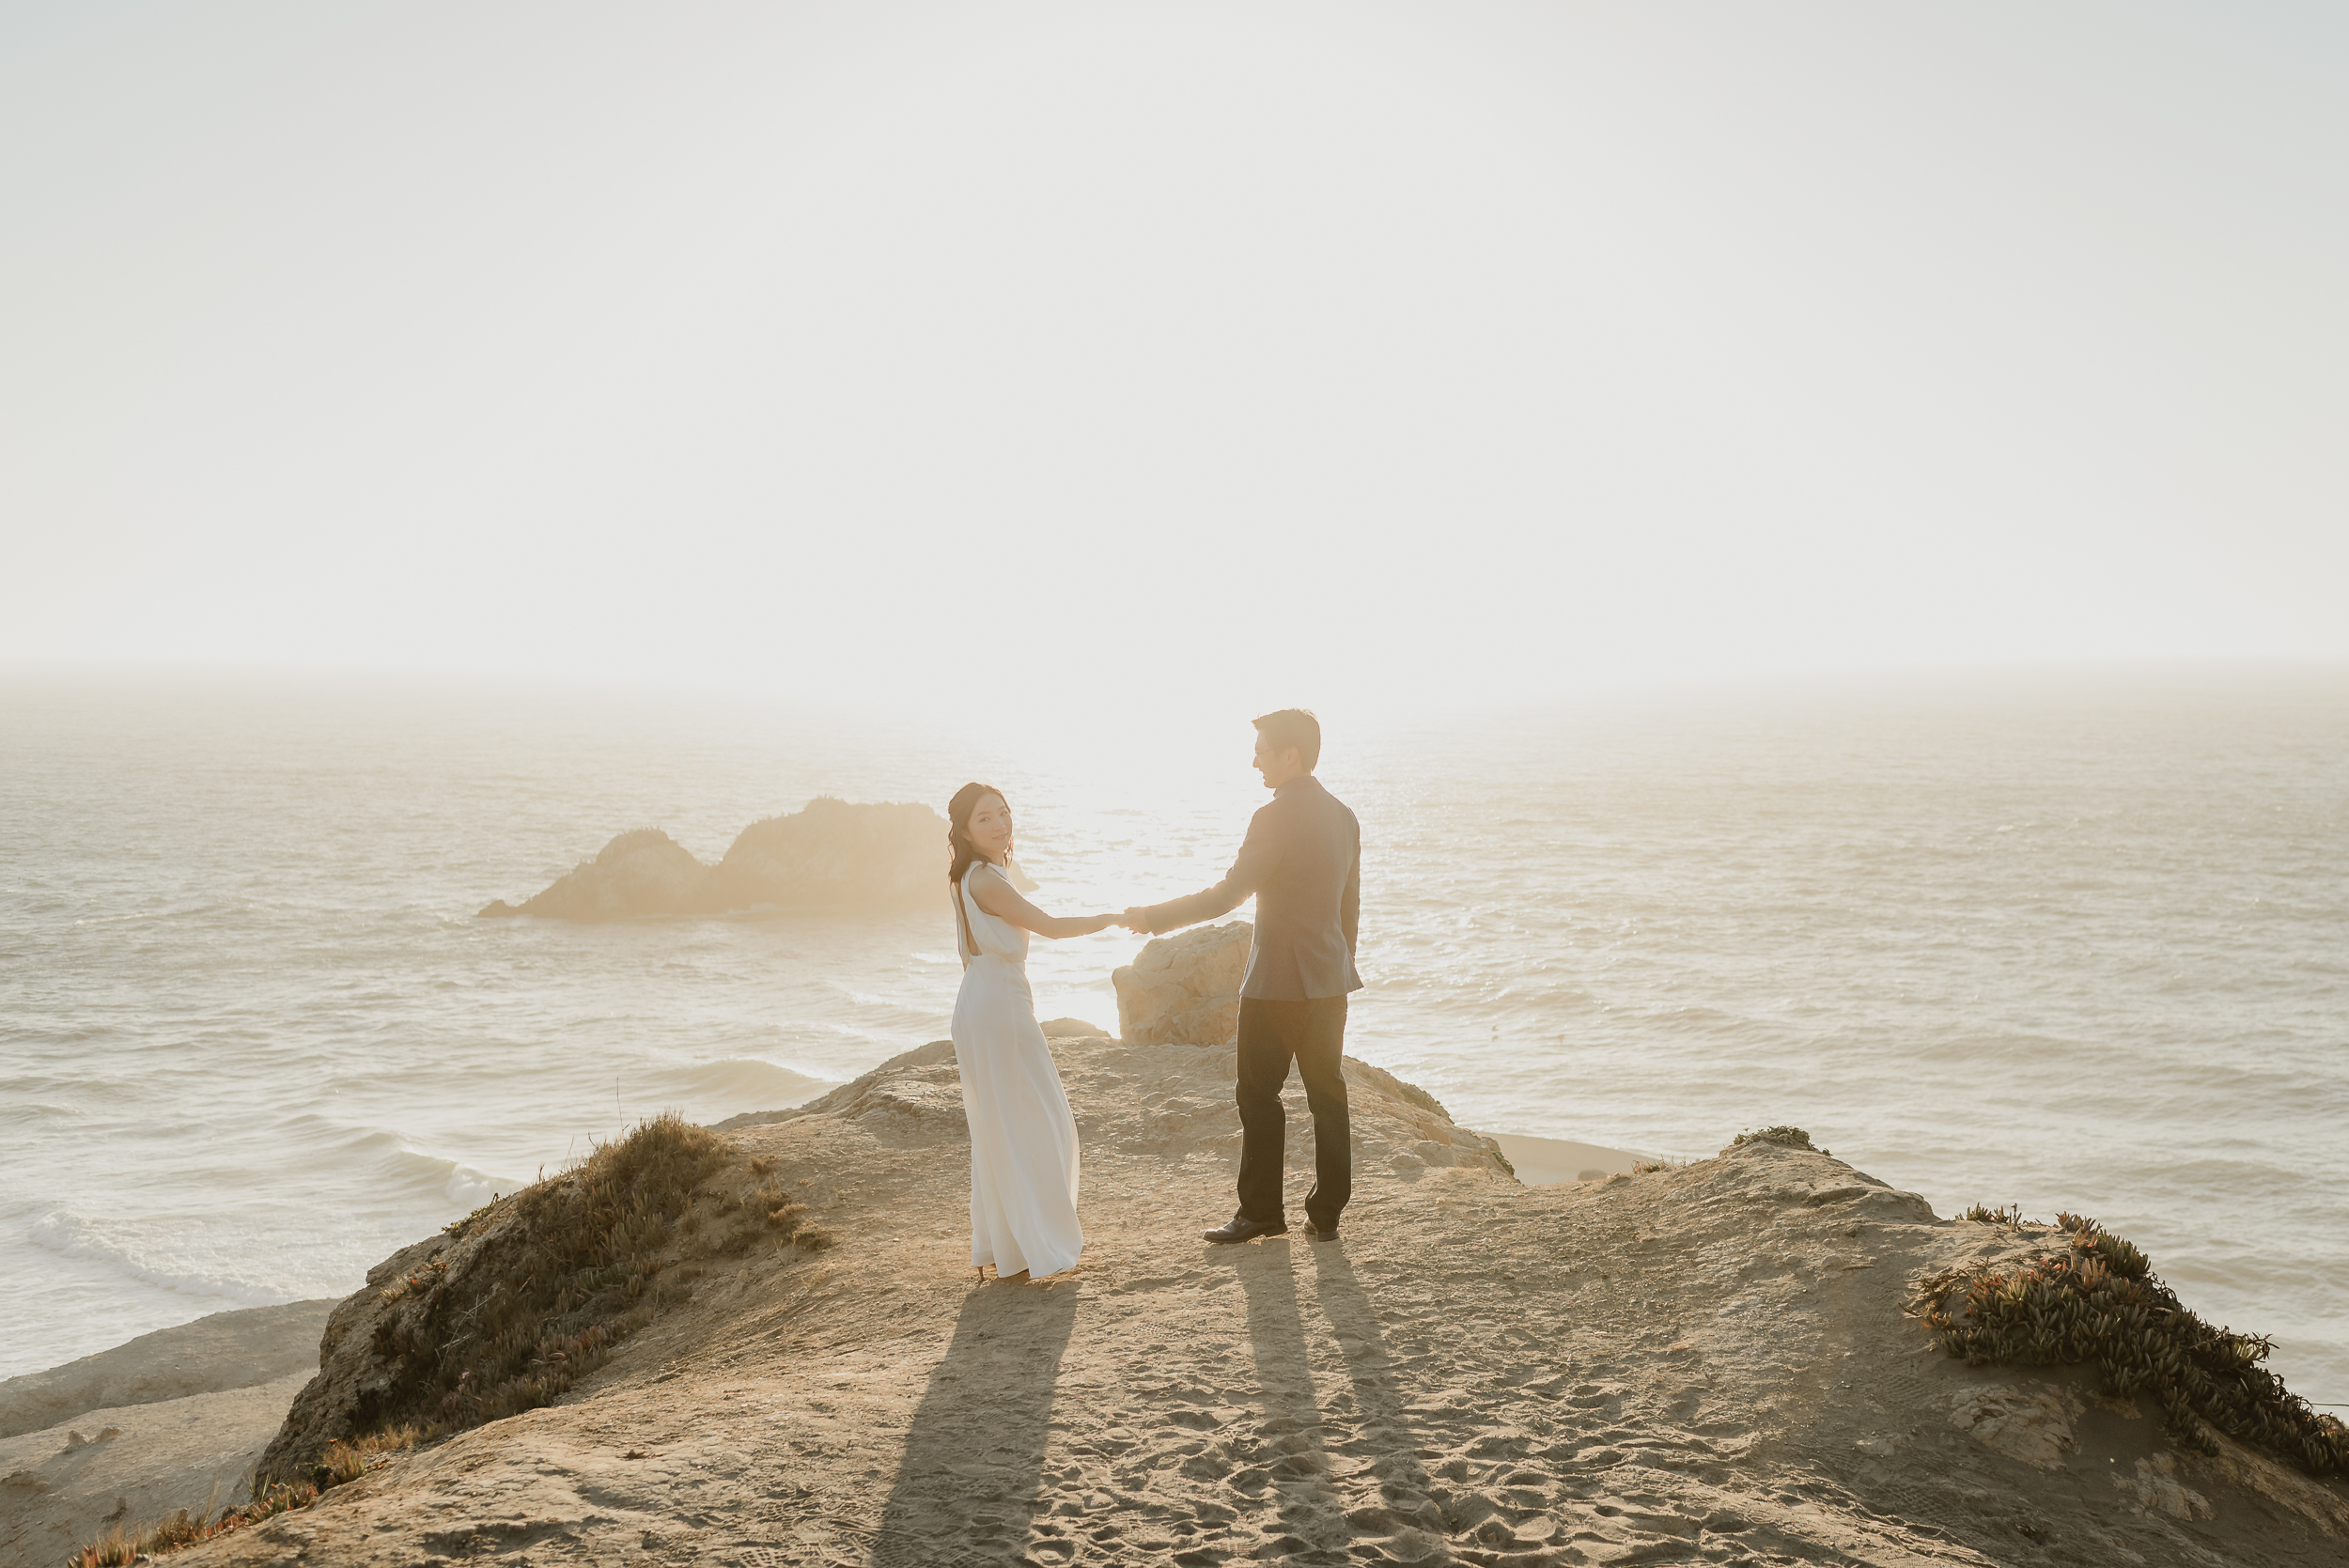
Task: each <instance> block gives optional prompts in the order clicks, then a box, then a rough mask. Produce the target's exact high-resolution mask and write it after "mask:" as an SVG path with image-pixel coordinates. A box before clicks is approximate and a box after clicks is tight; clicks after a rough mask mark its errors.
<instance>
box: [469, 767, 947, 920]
mask: <svg viewBox="0 0 2349 1568" xmlns="http://www.w3.org/2000/svg"><path fill="white" fill-rule="evenodd" d="M945 877H946V822H945V819H944V818H943V817H941V816H940V815H938V814H937V813H936V812H934V811H932V810H930V808H929V807H927V806H924V805H910V804H878V805H851V804H850V803H848V801H846V800H832V799H830V798H829V797H826V798H822V799H818V800H810V801H809V802H808V803H807V805H806V807H805V808H804V809H802V810H800V811H796V812H793V813H791V814H789V815H785V816H770V817H769V818H767V819H766V820H765V821H763V822H754V823H752V824H751V825H750V826H749V827H747V828H745V829H743V830H742V831H741V832H740V833H739V835H738V836H737V837H736V838H735V841H734V844H733V846H732V847H730V848H728V849H727V850H726V853H725V858H724V859H723V860H722V861H720V862H718V863H717V864H716V865H714V866H711V865H704V864H703V863H702V862H700V861H699V860H696V859H695V858H694V857H693V855H692V852H691V851H690V850H688V849H686V848H685V847H684V846H682V845H680V844H678V843H677V841H676V840H675V839H672V838H671V837H670V836H669V835H668V834H666V833H664V832H662V831H661V830H660V829H658V828H639V829H636V830H635V831H631V832H625V833H622V834H621V835H620V836H619V837H617V838H615V839H614V840H613V841H612V842H611V843H610V844H607V845H605V846H603V849H602V852H601V853H599V854H598V855H597V856H596V858H595V859H594V860H592V861H585V862H581V864H580V865H579V866H578V867H576V868H575V869H574V870H572V871H571V872H569V873H568V874H567V875H566V876H564V877H561V878H559V879H558V880H557V881H556V882H555V883H554V885H553V886H552V887H550V888H548V889H547V890H546V891H545V892H544V893H539V894H538V895H537V897H535V898H531V899H528V900H526V901H525V902H523V903H522V904H521V906H519V907H516V906H514V905H510V904H507V903H506V901H505V900H504V899H500V900H498V901H497V902H496V903H494V904H491V905H490V907H489V908H485V909H483V910H482V911H481V912H482V913H483V914H485V915H539V916H543V917H546V918H548V919H552V920H626V919H630V918H632V917H636V916H641V915H690V914H719V913H723V912H724V911H726V910H729V909H750V908H758V907H760V906H772V907H774V908H783V909H821V908H835V909H886V908H918V907H921V906H924V905H937V906H942V905H943V904H944V902H945V897H946V891H945Z"/></svg>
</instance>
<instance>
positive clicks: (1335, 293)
mask: <svg viewBox="0 0 2349 1568" xmlns="http://www.w3.org/2000/svg"><path fill="white" fill-rule="evenodd" d="M2344 85H2349V10H2344V8H2341V7H2340V6H2339V5H2337V4H2333V3H2331V0H2316V3H2311V4H2307V5H2279V4H2258V3H2245V0H2228V3H2225V4H2220V3H2217V0H2213V3H2210V4H2206V5H2201V6H2186V5H2179V4H2163V3H2157V0H2133V3H2129V4H2085V3H2082V4H2055V5H2050V4H2041V3H2030V4H2022V3H2015V4H2006V5H1995V4H1994V5H1981V4H1967V5H1955V4H1950V5H1942V6H1899V7H1890V6H1884V5H1880V4H1873V3H1872V4H1849V5H1797V4H1768V5H1751V4H1719V5H1704V6H1697V5H1672V4H1663V5H1657V4H1636V5H1635V4H1622V5H1569V4H1561V3H1557V0H1549V3H1545V4H1540V5H1531V6H1510V5H1474V4H1461V3H1456V0H1447V3H1444V4H1425V5H1418V6H1411V7H1391V6H1377V5H1368V4H1361V3H1356V0H1349V3H1347V4H1344V5H1331V6H1306V5H1265V4H1260V3H1252V4H1248V5H1229V6H1218V5H1202V4H1183V5H1179V6H1175V5H1159V6H1151V5H1117V6H1104V5H1084V6H1066V7H1046V6H1013V5H987V6H972V5H968V4H956V5H941V6H890V5H882V4H872V3H866V0H859V3H857V4H854V5H836V6H829V7H820V8H817V7H796V6H787V5H774V4H760V5H714V4H713V5H664V6H657V7H656V6H643V5H635V6H627V7H616V6H610V7H599V6H591V5H582V4H577V3H570V0H566V3H564V4H561V5H552V4H550V5H503V6H498V5H490V6H484V5H474V4H466V5H456V4H443V5H424V4H409V5H400V6H388V5H379V6H367V5H356V4H354V5H336V6H318V5H314V4H306V3H304V4H284V5H201V4H194V5H164V4H154V5H143V6H119V5H103V4H83V3H76V4H71V5H63V4H37V3H32V0H0V194H5V200H4V201H0V543H4V544H5V556H4V558H0V663H6V664H14V665H23V664H28V663H29V664H46V663H57V662H66V663H82V662H91V661H103V662H114V663H121V662H130V663H169V664H194V665H210V664H231V665H264V666H285V667H290V668H299V669H306V670H321V669H337V668H358V669H375V670H429V671H441V672H446V671H480V672H485V673H498V674H521V675H584V676H593V677H602V676H610V675H625V676H628V677H630V678H632V679H638V680H645V681H651V682H656V683H681V684H692V685H719V686H747V687H764V688H773V689H776V690H781V691H804V692H810V693H821V694H828V695H838V696H849V697H871V698H878V699H883V700H891V701H908V702H910V701H915V700H929V699H933V698H936V697H937V696H939V695H940V694H941V693H958V694H962V695H963V696H964V697H967V700H969V701H970V702H972V704H974V705H978V706H985V705H988V704H1003V705H1005V706H1012V705H1034V704H1035V703H1037V702H1039V701H1042V702H1046V703H1049V704H1052V705H1066V704H1070V703H1082V702H1087V701H1098V700H1103V699H1117V700H1122V699H1125V698H1129V697H1133V698H1142V699H1143V700H1181V701H1197V702H1200V703H1203V704H1206V705H1207V706H1214V707H1218V708H1221V707H1224V706H1236V707H1238V708H1242V709H1246V710H1248V711H1254V710H1255V706H1254V705H1258V704H1262V705H1266V706H1269V705H1270V704H1272V703H1275V702H1281V701H1293V700H1305V701H1309V702H1310V701H1320V702H1323V703H1326V704H1330V705H1333V706H1347V707H1356V706H1361V705H1362V704H1364V703H1367V702H1370V701H1374V700H1376V697H1377V694H1378V693H1383V692H1389V691H1392V692H1395V693H1398V694H1400V695H1401V696H1403V697H1405V698H1408V699H1412V700H1426V699H1431V698H1441V697H1445V696H1461V697H1470V698H1484V697H1516V696H1524V695H1532V694H1537V693H1541V692H1545V691H1552V690H1558V689H1569V688H1574V687H1579V686H1589V685H1598V686H1606V685H1609V684H1613V683H1620V682H1625V681H1633V680H1641V679H1647V678H1654V677H1658V676H1665V677H1677V678H1704V677H1710V676H1715V675H1727V674H1739V673H1743V674H1750V673H1755V672H1770V671H1779V670H1800V671H1818V670H1828V671H1833V670H1843V669H1864V670H1885V669H1898V668H1902V667H1906V666H1919V665H1947V664H1957V665H1966V664H1975V663H2014V662H2018V661H2022V662H2029V661H2040V660H2137V659H2165V660H2166V659H2201V658H2228V659H2243V658H2314V659H2325V660H2340V659H2343V658H2349V611H2344V609H2343V600H2344V587H2345V586H2349V472H2344V465H2345V464H2349V440H2345V439H2344V432H2345V431H2349V369H2345V367H2349V288H2344V287H2343V280H2344V279H2349V177H2345V176H2349V94H2345V93H2344V91H2343V88H2344Z"/></svg>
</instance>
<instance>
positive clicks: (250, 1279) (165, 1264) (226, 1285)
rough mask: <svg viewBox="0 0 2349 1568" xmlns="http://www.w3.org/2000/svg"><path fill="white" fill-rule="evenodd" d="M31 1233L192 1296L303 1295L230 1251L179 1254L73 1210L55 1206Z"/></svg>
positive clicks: (272, 1301) (275, 1299)
mask: <svg viewBox="0 0 2349 1568" xmlns="http://www.w3.org/2000/svg"><path fill="white" fill-rule="evenodd" d="M201 1235H202V1233H201V1231H194V1232H185V1233H181V1236H182V1244H183V1245H184V1244H185V1243H186V1242H187V1241H190V1240H196V1239H199V1238H200V1237H201ZM26 1236H27V1239H28V1240H30V1241H31V1242H32V1244H33V1245H34V1246H36V1247H39V1248H40V1249H42V1250H44V1251H48V1252H52V1253H54V1254H56V1255H57V1256H59V1257H63V1258H72V1259H76V1260H79V1261H82V1262H85V1263H94V1264H97V1265H100V1266H101V1267H103V1268H105V1269H107V1270H109V1271H110V1272H113V1273H117V1274H122V1275H127V1276H129V1277H130V1278H132V1279H133V1280H138V1281H144V1282H145V1283H148V1284H150V1285H160V1286H162V1287H163V1289H165V1290H170V1291H179V1292H181V1293H182V1294H185V1295H189V1296H212V1297H217V1298H219V1299H223V1300H227V1301H234V1302H236V1303H238V1304H239V1305H241V1306H246V1307H272V1306H275V1305H277V1304H279V1303H280V1302H285V1301H293V1300H298V1299H300V1297H299V1296H296V1295H295V1293H294V1292H292V1291H290V1290H288V1289H286V1288H284V1287H283V1286H281V1285H278V1284H275V1283H273V1282H272V1281H268V1280H265V1279H262V1278H259V1277H257V1274H256V1273H255V1272H254V1271H253V1270H252V1268H251V1267H250V1266H249V1265H246V1264H245V1263H244V1262H243V1261H242V1260H241V1259H240V1258H239V1257H238V1256H237V1254H236V1253H235V1252H233V1251H230V1250H226V1249H222V1250H219V1255H217V1256H215V1257H210V1258H207V1257H199V1256H190V1255H186V1254H184V1253H183V1254H180V1255H176V1256H175V1255H173V1253H172V1250H170V1249H166V1248H165V1247H163V1246H161V1245H159V1244H157V1243H154V1242H142V1241H139V1240H136V1239H131V1238H117V1236H115V1235H112V1234H108V1233H107V1231H106V1229H105V1228H104V1227H102V1226H101V1225H100V1224H99V1223H98V1222H96V1221H94V1220H91V1219H86V1218H85V1217H83V1216H81V1215H78V1214H75V1213H73V1212H72V1211H71V1210H70V1209H52V1210H51V1211H50V1212H49V1213H47V1214H44V1215H42V1216H41V1217H40V1218H39V1219H36V1220H34V1221H33V1223H32V1225H31V1226H30V1227H29V1229H28V1231H27V1233H26ZM240 1239H241V1238H240Z"/></svg>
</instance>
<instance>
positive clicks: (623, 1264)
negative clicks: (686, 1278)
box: [353, 1114, 735, 1436]
mask: <svg viewBox="0 0 2349 1568" xmlns="http://www.w3.org/2000/svg"><path fill="white" fill-rule="evenodd" d="M734 1158H735V1150H734V1147H733V1145H731V1144H729V1143H728V1142H727V1141H725V1140H724V1139H723V1138H721V1137H719V1136H718V1135H717V1134H716V1133H713V1132H711V1131H710V1130H709V1129H708V1128H707V1127H701V1126H694V1125H692V1123H690V1122H686V1121H684V1120H682V1119H680V1118H679V1117H677V1116H676V1115H673V1114H664V1115H661V1116H657V1117H655V1118H653V1119H652V1120H650V1121H647V1122H646V1123H644V1124H642V1125H641V1126H637V1127H636V1128H635V1129H634V1130H632V1131H631V1132H630V1133H629V1134H628V1135H627V1136H626V1137H624V1138H621V1139H618V1140H616V1141H614V1142H611V1143H606V1144H603V1145H601V1146H600V1147H599V1148H598V1149H597V1150H596V1151H595V1153H593V1154H592V1155H590V1156H589V1157H587V1158H586V1159H585V1160H584V1161H583V1162H582V1163H581V1164H580V1165H579V1167H578V1168H577V1169H576V1170H573V1171H570V1172H566V1173H564V1174H563V1175H560V1176H556V1177H554V1178H552V1180H548V1181H543V1182H539V1183H537V1184H536V1185H535V1186H532V1187H529V1188H524V1189H523V1190H521V1192H517V1193H515V1194H513V1195H512V1196H511V1197H508V1198H506V1199H504V1200H502V1201H500V1202H499V1203H495V1204H492V1205H490V1207H491V1209H492V1210H493V1211H494V1212H493V1213H492V1214H490V1215H480V1214H476V1215H475V1216H474V1217H472V1218H471V1219H469V1227H470V1228H473V1229H480V1228H481V1227H483V1226H484V1225H485V1224H489V1223H494V1224H496V1225H497V1226H498V1227H500V1228H499V1229H498V1230H497V1231H495V1232H487V1231H484V1232H483V1234H484V1235H485V1236H486V1237H487V1239H486V1240H485V1242H484V1244H483V1246H482V1248H481V1250H479V1251H477V1252H476V1253H475V1254H474V1256H473V1258H472V1259H471V1261H470V1262H469V1264H468V1265H467V1266H466V1267H465V1268H464V1269H463V1270H462V1273H461V1276H458V1277H452V1276H451V1275H449V1274H448V1272H447V1271H446V1269H445V1268H444V1267H443V1268H442V1269H440V1270H438V1271H430V1270H419V1271H417V1273H415V1274H412V1275H411V1276H409V1277H408V1279H406V1280H404V1281H400V1282H399V1283H398V1284H397V1285H395V1286H394V1287H392V1289H391V1290H389V1291H387V1292H385V1295H386V1296H387V1297H389V1298H391V1299H395V1300H397V1299H399V1298H400V1296H402V1295H412V1296H415V1297H416V1305H415V1306H414V1307H413V1308H412V1309H411V1310H409V1311H407V1312H401V1313H398V1314H397V1315H396V1316H392V1317H387V1318H386V1319H385V1320H384V1321H383V1322H382V1323H381V1325H380V1326H379V1327H377V1329H376V1343H375V1344H374V1346H373V1348H374V1352H375V1355H376V1356H377V1358H379V1359H380V1360H381V1361H383V1362H384V1363H385V1364H386V1366H388V1367H390V1368H392V1369H394V1372H393V1375H392V1377H391V1378H390V1379H389V1380H388V1382H387V1384H386V1385H385V1386H384V1387H383V1388H382V1389H381V1390H380V1391H379V1392H378V1393H376V1394H375V1395H374V1397H373V1398H372V1400H371V1401H370V1404H369V1407H368V1408H366V1409H364V1410H361V1411H356V1412H354V1417H353V1424H354V1425H356V1426H357V1427H358V1428H359V1429H360V1430H361V1431H380V1430H382V1429H385V1428H388V1427H394V1426H398V1425H402V1424H407V1425H412V1426H413V1427H414V1428H416V1429H417V1430H419V1431H421V1432H423V1433H425V1434H428V1435H430V1436H441V1435H443V1434H445V1433H449V1432H457V1431H462V1430H463V1429H465V1428H467V1427H471V1426H478V1425H480V1424H481V1423H482V1422H483V1421H495V1420H497V1419H499V1418H500V1417H502V1416H511V1415H518V1414H520V1413H521V1412H522V1411H524V1410H531V1409H536V1408H537V1406H539V1405H546V1404H550V1403H552V1401H553V1400H555V1399H558V1398H560V1397H561V1396H562V1395H563V1394H564V1393H566V1392H567V1391H568V1390H569V1389H570V1387H571V1385H572V1384H573V1383H575V1382H576V1381H577V1380H578V1379H579V1378H581V1377H582V1376H584V1375H585V1374H587V1373H589V1372H591V1371H593V1370H594V1369H595V1368H597V1367H598V1366H600V1365H601V1364H602V1363H603V1362H604V1361H605V1360H606V1359H607V1358H609V1357H610V1356H611V1353H612V1347H613V1346H614V1344H616V1343H618V1342H619V1341H621V1340H623V1339H625V1338H627V1337H628V1335H630V1333H632V1332H634V1331H635V1330H636V1329H638V1328H640V1327H643V1326H644V1325H645V1324H646V1323H647V1322H649V1321H650V1320H651V1318H652V1315H653V1313H654V1312H656V1311H657V1310H658V1309H659V1308H660V1307H661V1306H663V1305H666V1304H668V1303H669V1302H671V1301H673V1300H675V1299H677V1298H678V1296H680V1295H681V1294H682V1292H681V1291H679V1290H677V1289H675V1288H667V1289H664V1288H663V1287H664V1285H668V1286H674V1285H675V1284H676V1283H677V1281H663V1280H662V1279H661V1274H662V1271H663V1270H664V1269H666V1268H669V1267H670V1266H672V1265H673V1264H674V1262H675V1261H676V1260H675V1259H674V1258H673V1257H671V1256H670V1253H671V1251H672V1250H673V1248H674V1247H675V1246H676V1243H677V1239H678V1235H679V1234H680V1229H681V1228H680V1224H679V1222H680V1221H681V1220H682V1219H684V1218H685V1217H686V1215H687V1214H688V1212H689V1210H690V1209H691V1208H692V1203H693V1200H694V1198H695V1197H696V1196H697V1193H696V1188H699V1187H700V1185H701V1183H702V1182H703V1181H705V1180H706V1179H707V1178H708V1177H709V1176H711V1175H712V1174H714V1173H716V1172H718V1171H720V1170H721V1169H723V1168H724V1167H725V1166H727V1165H728V1164H730V1163H732V1162H733V1160H734ZM700 1228H701V1227H700V1226H699V1225H696V1226H694V1227H693V1229H694V1230H695V1231H699V1230H700ZM434 1261H435V1263H436V1264H437V1263H440V1262H441V1260H439V1259H435V1260H434Z"/></svg>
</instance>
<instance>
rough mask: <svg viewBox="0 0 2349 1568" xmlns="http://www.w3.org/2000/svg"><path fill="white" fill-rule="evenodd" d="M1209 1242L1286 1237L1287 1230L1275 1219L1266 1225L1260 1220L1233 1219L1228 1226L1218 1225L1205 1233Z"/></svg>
mask: <svg viewBox="0 0 2349 1568" xmlns="http://www.w3.org/2000/svg"><path fill="white" fill-rule="evenodd" d="M1205 1234H1206V1238H1207V1239H1208V1240H1209V1241H1219V1242H1221V1241H1253V1240H1255V1239H1256V1238H1257V1237H1258V1236H1260V1235H1286V1234H1289V1228H1288V1227H1287V1226H1286V1225H1284V1224H1283V1223H1282V1222H1281V1221H1280V1220H1278V1219H1275V1220H1273V1221H1272V1222H1271V1223H1270V1224H1267V1223H1266V1222H1265V1221H1263V1220H1261V1219H1243V1218H1239V1217H1235V1218H1234V1219H1233V1220H1232V1222H1231V1223H1230V1224H1228V1225H1218V1226H1217V1227H1216V1228H1215V1229H1214V1230H1212V1231H1208V1232H1206V1233H1205Z"/></svg>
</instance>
